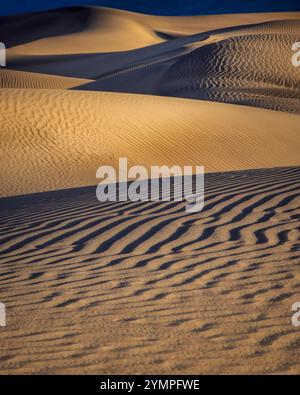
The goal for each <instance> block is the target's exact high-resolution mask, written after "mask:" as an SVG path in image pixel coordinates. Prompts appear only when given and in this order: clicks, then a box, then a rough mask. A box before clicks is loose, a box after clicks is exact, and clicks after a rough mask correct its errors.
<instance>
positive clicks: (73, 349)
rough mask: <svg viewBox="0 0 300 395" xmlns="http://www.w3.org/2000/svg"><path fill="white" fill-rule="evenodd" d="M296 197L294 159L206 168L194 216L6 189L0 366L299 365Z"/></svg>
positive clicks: (100, 369)
mask: <svg viewBox="0 0 300 395" xmlns="http://www.w3.org/2000/svg"><path fill="white" fill-rule="evenodd" d="M299 197H300V169H299V168H292V169H272V170H254V171H244V172H237V173H232V172H231V173H223V174H220V173H219V174H211V175H207V178H206V205H205V208H204V211H203V212H202V213H197V214H190V215H187V214H186V213H185V211H184V209H183V207H184V204H183V203H178V202H176V203H174V202H164V203H163V202H161V203H157V202H156V203H151V202H145V203H139V202H135V203H131V202H119V203H105V204H104V203H102V204H100V203H99V202H97V201H96V200H95V189H94V187H92V188H82V189H75V190H69V191H56V192H52V193H44V194H38V195H33V196H25V197H19V198H18V197H16V198H10V199H1V200H0V210H1V218H2V221H1V225H0V240H1V266H0V288H1V297H2V300H5V301H6V304H7V312H8V323H9V330H1V331H0V344H1V361H0V366H1V373H9V374H10V373H14V374H16V373H47V374H49V373H57V374H62V373H68V374H69V373H73V374H86V373H94V374H105V373H106V374H121V373H124V374H126V373H127V374H133V373H135V374H138V373H144V374H155V373H156V374H163V373H165V374H166V373H169V374H176V373H177V374H179V373H189V374H192V373H194V374H201V373H208V374H212V373H222V374H224V373H239V374H242V373H246V374H249V373H259V374H261V373H295V374H297V373H299V369H300V359H299V353H298V348H297V344H298V339H299V330H298V329H297V328H294V327H293V326H292V325H291V315H292V312H291V306H292V304H293V303H294V302H295V301H297V300H299V232H298V231H297V230H296V229H297V228H299V214H300V212H299ZM12 289H13V291H12Z"/></svg>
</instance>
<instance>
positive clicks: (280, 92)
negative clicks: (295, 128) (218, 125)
mask: <svg viewBox="0 0 300 395" xmlns="http://www.w3.org/2000/svg"><path fill="white" fill-rule="evenodd" d="M224 36H225V37H222V35H221V36H220V40H219V41H217V42H214V43H211V44H207V45H204V46H202V47H201V48H198V49H195V50H194V51H192V52H191V53H189V54H187V55H186V56H184V57H183V58H181V59H180V60H178V61H177V62H176V63H175V64H174V65H172V66H171V67H170V68H169V69H168V70H167V71H166V73H165V74H164V75H163V77H162V79H161V88H160V92H161V94H164V95H167V96H176V97H188V98H194V99H205V100H213V101H220V102H226V103H235V104H243V105H248V106H256V107H262V108H268V109H272V110H281V111H288V112H295V113H300V89H299V87H300V73H299V69H298V68H296V67H294V66H293V65H292V55H293V52H292V49H291V48H292V44H293V43H294V42H296V41H299V38H300V21H282V22H281V21H279V22H278V21H276V22H270V23H265V24H262V25H258V26H253V27H251V28H247V29H241V30H238V31H233V32H232V33H231V32H227V33H225V34H224Z"/></svg>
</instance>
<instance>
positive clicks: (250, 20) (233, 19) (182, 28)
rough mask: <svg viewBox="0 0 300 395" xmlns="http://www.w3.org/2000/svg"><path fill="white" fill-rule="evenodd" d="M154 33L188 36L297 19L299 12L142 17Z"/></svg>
mask: <svg viewBox="0 0 300 395" xmlns="http://www.w3.org/2000/svg"><path fill="white" fill-rule="evenodd" d="M143 17H144V18H145V19H146V21H147V24H148V25H149V26H151V27H152V29H153V30H155V31H161V32H163V33H167V34H168V33H169V34H170V35H174V36H180V35H190V34H197V33H203V32H207V31H210V30H217V29H224V28H234V27H238V26H242V25H246V26H247V25H251V24H257V23H263V22H269V21H275V20H289V19H296V18H297V19H299V18H300V12H259V13H251V14H221V15H195V16H194V15H193V16H176V17H172V16H171V17H170V16H156V15H155V16H151V15H146V16H143Z"/></svg>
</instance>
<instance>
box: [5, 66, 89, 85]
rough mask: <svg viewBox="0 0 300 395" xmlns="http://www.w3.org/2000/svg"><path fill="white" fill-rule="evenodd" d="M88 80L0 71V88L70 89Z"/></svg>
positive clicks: (6, 70) (7, 70)
mask: <svg viewBox="0 0 300 395" xmlns="http://www.w3.org/2000/svg"><path fill="white" fill-rule="evenodd" d="M89 82H91V81H90V80H86V79H80V78H70V77H60V76H53V75H49V74H39V73H29V72H24V71H15V70H9V69H4V68H1V69H0V88H21V89H24V88H26V89H70V88H74V87H76V86H80V85H83V84H87V83H89Z"/></svg>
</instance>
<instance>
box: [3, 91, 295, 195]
mask: <svg viewBox="0 0 300 395" xmlns="http://www.w3.org/2000/svg"><path fill="white" fill-rule="evenodd" d="M0 113H1V119H0V120H1V125H2V126H1V128H2V129H1V151H0V153H1V155H0V158H1V159H0V169H1V170H0V175H1V180H2V181H1V195H2V196H5V195H16V194H23V193H31V192H38V191H47V190H50V189H58V188H68V187H75V186H84V185H91V184H96V183H97V180H96V178H95V174H96V170H97V168H98V167H99V166H100V165H110V164H111V165H114V166H115V167H116V168H118V160H119V158H120V157H127V158H128V160H129V165H130V166H132V165H136V164H138V165H144V166H147V167H149V166H151V165H155V164H158V165H169V166H172V165H175V164H176V165H179V166H185V165H194V166H196V165H204V166H205V168H206V171H226V170H234V169H249V168H260V167H275V166H295V165H300V157H299V150H300V139H299V120H300V117H299V115H293V114H287V113H280V112H273V111H267V110H260V109H255V108H250V107H242V106H233V105H228V104H221V103H210V102H204V101H191V100H183V99H176V98H159V97H151V96H142V95H127V94H116V93H100V92H80V91H63V90H34V89H32V90H30V89H24V90H23V89H13V90H10V89H2V90H1V92H0ZM266 150H267V153H266Z"/></svg>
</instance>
